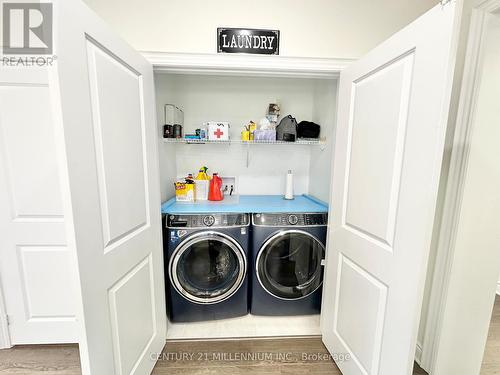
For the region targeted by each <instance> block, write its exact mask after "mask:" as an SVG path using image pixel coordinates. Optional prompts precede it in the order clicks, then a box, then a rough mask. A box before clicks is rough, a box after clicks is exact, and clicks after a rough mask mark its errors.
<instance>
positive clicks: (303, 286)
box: [256, 230, 325, 300]
mask: <svg viewBox="0 0 500 375" xmlns="http://www.w3.org/2000/svg"><path fill="white" fill-rule="evenodd" d="M324 257H325V247H324V246H323V244H322V243H321V242H320V241H319V240H318V239H317V238H316V237H314V236H313V235H311V234H309V233H307V232H304V231H300V230H286V231H282V232H279V233H277V234H275V235H273V236H271V237H270V238H269V239H268V240H267V241H266V242H265V243H264V245H262V247H261V249H260V251H259V254H258V256H257V261H256V273H257V278H258V280H259V282H260V284H261V285H262V287H263V288H264V289H265V290H266V291H267V292H268V293H270V294H271V295H272V296H274V297H277V298H280V299H286V300H292V299H300V298H304V297H307V296H308V295H310V294H311V293H314V292H315V291H316V290H317V289H318V288H319V287H320V286H321V283H322V282H323V266H322V260H323V259H324Z"/></svg>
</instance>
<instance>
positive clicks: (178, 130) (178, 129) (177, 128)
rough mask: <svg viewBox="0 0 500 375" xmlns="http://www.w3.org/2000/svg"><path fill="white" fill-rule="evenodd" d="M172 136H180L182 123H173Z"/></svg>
mask: <svg viewBox="0 0 500 375" xmlns="http://www.w3.org/2000/svg"><path fill="white" fill-rule="evenodd" d="M173 138H182V125H178V124H176V125H174V130H173Z"/></svg>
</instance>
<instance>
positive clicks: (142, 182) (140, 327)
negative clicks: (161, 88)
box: [54, 0, 166, 374]
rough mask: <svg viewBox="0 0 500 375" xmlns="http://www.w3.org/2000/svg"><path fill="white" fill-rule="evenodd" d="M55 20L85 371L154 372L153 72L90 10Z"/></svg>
mask: <svg viewBox="0 0 500 375" xmlns="http://www.w3.org/2000/svg"><path fill="white" fill-rule="evenodd" d="M54 11H55V15H56V17H55V24H54V29H55V33H56V34H55V36H56V38H55V39H56V44H55V47H56V49H57V50H56V52H55V53H56V54H57V56H58V63H57V69H56V70H55V71H54V73H55V76H54V80H55V82H56V83H57V86H56V88H57V95H58V97H59V100H60V107H59V108H58V110H59V117H58V118H59V122H58V125H59V129H60V132H59V134H61V135H63V138H60V139H59V140H60V146H61V148H60V155H61V158H62V159H63V160H64V161H65V162H64V165H65V169H64V172H65V173H66V181H67V185H65V186H64V188H65V191H64V192H63V193H64V194H63V196H64V197H66V198H68V199H66V200H65V202H64V203H65V211H66V212H67V213H68V214H67V215H68V216H69V217H71V220H72V222H71V224H72V225H71V226H70V227H69V229H68V231H69V234H70V235H69V239H68V240H69V243H70V246H72V247H73V248H75V249H76V255H77V258H78V269H79V281H80V291H81V299H82V312H81V314H82V330H83V334H82V338H81V343H80V357H81V362H82V369H83V372H84V374H146V373H150V372H151V370H152V368H153V367H154V365H155V361H154V360H152V359H151V358H153V357H155V355H156V354H157V353H160V352H161V350H162V349H163V346H164V345H165V337H166V311H165V289H164V273H163V249H162V240H161V213H160V205H161V201H160V189H159V167H158V139H157V127H156V115H155V103H154V87H153V70H152V66H151V65H150V64H149V63H148V62H147V61H146V60H145V59H144V58H143V57H142V56H141V55H140V54H139V53H138V52H137V51H135V50H133V49H132V48H131V47H129V46H128V45H127V44H125V43H124V42H123V41H122V40H121V39H119V38H118V37H116V36H115V35H114V34H113V32H111V31H110V30H109V29H108V27H107V26H106V25H105V24H104V23H103V22H102V21H101V20H100V19H99V18H98V17H97V16H96V15H95V14H93V13H92V12H91V11H90V10H89V9H88V8H87V6H86V5H85V4H83V3H82V2H80V1H77V0H64V1H58V2H57V3H56V8H55V10H54ZM76 15H77V16H76ZM61 35H64V38H62V37H60V36H61ZM57 36H59V37H57Z"/></svg>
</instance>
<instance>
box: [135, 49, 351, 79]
mask: <svg viewBox="0 0 500 375" xmlns="http://www.w3.org/2000/svg"><path fill="white" fill-rule="evenodd" d="M141 53H142V55H143V56H144V58H145V59H146V60H148V61H149V62H150V63H151V65H153V71H154V72H155V73H161V72H166V73H178V74H197V73H198V74H213V75H215V74H217V75H238V76H241V75H258V76H260V77H262V76H274V77H292V78H293V77H295V78H297V77H302V78H326V79H334V78H338V77H339V76H340V72H341V71H342V70H343V69H345V68H346V67H347V66H348V65H349V64H350V63H351V62H353V61H355V59H329V58H310V57H286V56H265V55H244V54H242V55H231V54H202V53H171V52H149V51H142V52H141Z"/></svg>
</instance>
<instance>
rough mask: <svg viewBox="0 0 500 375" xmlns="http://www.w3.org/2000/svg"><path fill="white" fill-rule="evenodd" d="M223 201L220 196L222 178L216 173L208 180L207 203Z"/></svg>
mask: <svg viewBox="0 0 500 375" xmlns="http://www.w3.org/2000/svg"><path fill="white" fill-rule="evenodd" d="M223 199H224V194H222V178H220V177H219V175H218V174H217V173H214V174H213V176H212V179H211V180H210V190H209V192H208V200H209V201H221V200H223Z"/></svg>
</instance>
